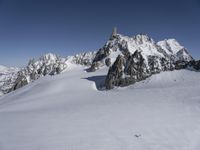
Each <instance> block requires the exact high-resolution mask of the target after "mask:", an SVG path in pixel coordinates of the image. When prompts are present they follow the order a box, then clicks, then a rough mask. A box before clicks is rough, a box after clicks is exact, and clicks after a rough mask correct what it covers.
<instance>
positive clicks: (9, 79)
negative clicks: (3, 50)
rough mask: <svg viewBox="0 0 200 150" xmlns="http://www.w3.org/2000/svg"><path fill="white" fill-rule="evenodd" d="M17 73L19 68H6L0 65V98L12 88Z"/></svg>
mask: <svg viewBox="0 0 200 150" xmlns="http://www.w3.org/2000/svg"><path fill="white" fill-rule="evenodd" d="M18 71H19V68H17V67H6V66H3V65H0V96H1V95H3V94H4V93H7V91H8V90H9V89H10V88H11V87H12V86H13V83H14V81H15V79H16V76H17V72H18Z"/></svg>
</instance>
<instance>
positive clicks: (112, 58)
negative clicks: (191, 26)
mask: <svg viewBox="0 0 200 150" xmlns="http://www.w3.org/2000/svg"><path fill="white" fill-rule="evenodd" d="M193 61H194V59H193V58H192V56H191V55H190V54H189V53H188V51H187V49H186V48H184V47H183V46H181V45H180V44H179V43H178V42H177V41H176V40H175V39H168V40H164V41H160V42H155V41H154V40H153V39H152V38H150V37H148V36H147V35H143V34H138V35H136V36H134V37H128V36H123V35H121V34H117V32H116V29H115V32H113V34H112V35H111V37H110V39H109V40H108V41H107V42H106V44H105V45H104V46H103V47H102V48H101V49H99V51H98V52H97V54H96V56H95V58H94V60H93V63H92V66H91V68H90V70H91V71H95V70H97V69H99V68H101V67H103V66H107V67H109V70H108V74H107V77H106V81H105V87H106V89H111V88H113V87H114V86H126V85H129V84H132V83H135V82H137V81H140V80H144V79H146V78H147V77H149V76H151V75H152V74H155V73H159V72H161V71H167V70H174V69H183V68H186V67H187V66H191V64H195V63H196V62H195V63H194V62H193ZM189 62H190V63H189ZM192 62H193V63H192Z"/></svg>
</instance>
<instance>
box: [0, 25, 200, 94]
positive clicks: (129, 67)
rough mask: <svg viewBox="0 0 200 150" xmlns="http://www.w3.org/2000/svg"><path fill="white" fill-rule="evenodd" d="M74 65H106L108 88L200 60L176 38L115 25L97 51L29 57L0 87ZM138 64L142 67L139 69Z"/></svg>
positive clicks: (91, 67)
mask: <svg viewBox="0 0 200 150" xmlns="http://www.w3.org/2000/svg"><path fill="white" fill-rule="evenodd" d="M138 63H140V64H138ZM136 64H137V65H136ZM73 65H83V66H85V67H87V68H88V69H87V70H88V71H96V70H98V69H101V68H102V67H106V68H107V70H108V74H107V78H106V80H105V87H106V89H111V88H113V87H114V86H122V85H123V86H126V85H129V84H133V83H135V82H137V81H140V80H143V79H145V78H147V77H149V76H150V75H152V74H155V73H159V72H161V71H167V70H174V69H184V68H186V67H188V66H190V67H191V66H192V67H194V68H195V69H199V68H200V67H199V66H200V65H199V62H198V61H194V59H193V57H192V56H191V55H190V54H189V53H188V51H187V49H186V48H185V47H183V46H182V45H181V44H180V43H179V42H178V41H177V40H176V39H165V40H162V41H158V42H156V41H154V40H153V39H152V38H151V37H149V36H148V35H146V34H137V35H135V36H132V37H129V36H124V35H122V34H119V33H117V29H115V30H113V33H112V34H111V36H110V39H109V40H108V41H107V42H106V43H105V45H104V46H103V47H102V48H100V49H99V50H98V51H93V52H85V53H80V54H77V55H74V56H67V57H65V58H62V57H59V56H57V55H55V54H52V53H47V54H45V55H43V56H41V57H40V58H39V59H38V60H35V59H30V61H29V62H28V65H27V66H26V67H24V68H21V69H19V70H17V71H14V72H12V73H13V74H12V78H11V77H8V78H6V79H5V78H4V80H5V81H4V82H5V83H6V84H8V85H9V86H7V88H4V86H5V84H4V85H1V86H0V87H1V88H0V89H4V90H0V91H1V93H8V92H11V91H13V90H16V89H18V88H20V87H22V86H24V85H27V84H28V83H30V82H32V81H34V80H37V79H38V78H40V77H42V76H46V75H56V74H60V73H61V72H63V71H65V70H67V69H69V68H71V67H72V66H73ZM139 65H140V66H139ZM139 68H140V69H142V70H138V69H139ZM139 76H140V77H139ZM127 77H128V78H127ZM103 84H104V83H103ZM8 87H9V88H8Z"/></svg>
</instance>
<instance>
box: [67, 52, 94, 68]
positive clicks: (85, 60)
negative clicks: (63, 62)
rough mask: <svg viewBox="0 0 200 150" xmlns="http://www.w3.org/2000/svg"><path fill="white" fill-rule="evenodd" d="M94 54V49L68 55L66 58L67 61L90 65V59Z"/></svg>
mask: <svg viewBox="0 0 200 150" xmlns="http://www.w3.org/2000/svg"><path fill="white" fill-rule="evenodd" d="M95 56H96V51H94V52H85V53H80V54H77V55H75V56H69V57H68V58H67V60H68V61H70V62H72V63H75V64H79V65H84V66H91V65H92V61H93V59H94V57H95Z"/></svg>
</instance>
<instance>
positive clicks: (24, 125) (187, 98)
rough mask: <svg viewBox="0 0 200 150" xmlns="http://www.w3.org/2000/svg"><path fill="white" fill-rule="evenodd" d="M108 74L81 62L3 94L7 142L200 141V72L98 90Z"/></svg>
mask: <svg viewBox="0 0 200 150" xmlns="http://www.w3.org/2000/svg"><path fill="white" fill-rule="evenodd" d="M105 74H106V69H100V70H97V71H96V72H91V73H87V72H85V71H84V68H83V67H80V66H79V67H73V68H71V70H70V71H66V72H64V73H62V74H60V75H55V76H45V77H42V78H40V79H38V80H36V81H34V82H32V83H30V84H28V85H27V86H24V87H22V88H20V89H19V90H17V91H14V92H11V93H9V94H6V95H3V96H2V97H0V150H198V149H199V147H200V93H199V90H200V76H199V72H195V71H189V70H180V71H172V72H162V73H160V74H156V75H153V76H151V77H150V78H148V79H147V80H144V81H141V82H138V83H136V84H134V85H131V86H129V87H125V88H116V89H114V90H110V91H98V90H97V89H96V86H95V82H94V81H96V82H97V83H98V81H100V80H102V76H104V75H105Z"/></svg>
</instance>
